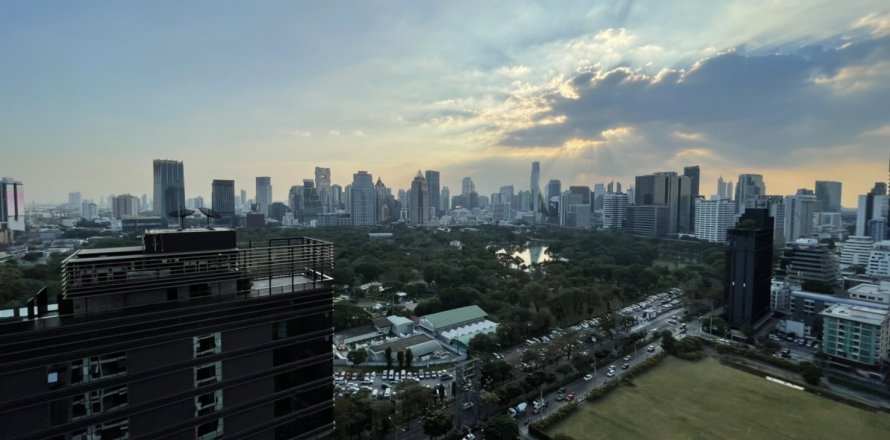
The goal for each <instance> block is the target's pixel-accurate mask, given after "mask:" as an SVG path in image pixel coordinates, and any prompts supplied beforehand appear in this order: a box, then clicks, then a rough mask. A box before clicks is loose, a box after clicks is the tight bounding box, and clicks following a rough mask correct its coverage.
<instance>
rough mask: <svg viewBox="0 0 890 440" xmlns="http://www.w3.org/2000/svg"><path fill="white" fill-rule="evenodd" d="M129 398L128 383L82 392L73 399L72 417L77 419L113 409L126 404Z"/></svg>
mask: <svg viewBox="0 0 890 440" xmlns="http://www.w3.org/2000/svg"><path fill="white" fill-rule="evenodd" d="M128 400H129V399H128V395H127V386H126V385H124V386H119V387H112V388H106V389H102V390H94V391H90V392H89V393H84V394H80V395H77V396H74V397H73V398H72V400H71V418H72V419H75V420H76V419H79V418H81V417H86V416H93V415H97V414H103V413H106V412H108V411H113V410H115V409H118V408H122V407H124V406H126V405H127V403H128Z"/></svg>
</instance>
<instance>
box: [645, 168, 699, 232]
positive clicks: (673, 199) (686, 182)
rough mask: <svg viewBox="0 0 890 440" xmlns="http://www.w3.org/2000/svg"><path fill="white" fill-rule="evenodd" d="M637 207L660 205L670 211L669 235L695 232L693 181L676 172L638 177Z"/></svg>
mask: <svg viewBox="0 0 890 440" xmlns="http://www.w3.org/2000/svg"><path fill="white" fill-rule="evenodd" d="M634 190H635V192H634V197H635V198H636V201H635V205H659V206H666V207H668V209H669V213H668V225H667V231H666V234H667V235H673V234H677V233H690V232H694V230H693V229H692V220H691V219H690V217H689V216H690V214H691V209H690V208H689V205H691V204H692V180H691V179H690V178H689V177H688V176H678V175H677V173H674V172H660V173H654V174H650V175H646V176H637V177H636V185H635V187H634Z"/></svg>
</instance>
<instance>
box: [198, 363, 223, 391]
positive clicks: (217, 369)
mask: <svg viewBox="0 0 890 440" xmlns="http://www.w3.org/2000/svg"><path fill="white" fill-rule="evenodd" d="M221 380H222V364H220V363H219V362H214V363H212V364H206V365H201V366H198V367H195V387H196V388H197V387H202V386H204V385H209V384H213V383H219V381H221Z"/></svg>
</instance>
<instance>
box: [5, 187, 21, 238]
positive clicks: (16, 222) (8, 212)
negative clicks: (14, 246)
mask: <svg viewBox="0 0 890 440" xmlns="http://www.w3.org/2000/svg"><path fill="white" fill-rule="evenodd" d="M0 223H6V229H8V230H10V231H24V230H25V189H24V186H23V185H22V182H18V181H16V180H13V179H12V178H9V177H4V178H2V179H0ZM9 238H12V237H9Z"/></svg>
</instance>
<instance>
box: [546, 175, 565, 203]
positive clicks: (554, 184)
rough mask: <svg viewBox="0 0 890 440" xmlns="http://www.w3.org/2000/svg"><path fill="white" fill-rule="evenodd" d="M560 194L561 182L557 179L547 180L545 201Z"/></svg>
mask: <svg viewBox="0 0 890 440" xmlns="http://www.w3.org/2000/svg"><path fill="white" fill-rule="evenodd" d="M560 194H562V182H561V181H560V180H559V179H550V181H549V182H547V201H550V200H551V199H552V198H554V197H559V196H560Z"/></svg>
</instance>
